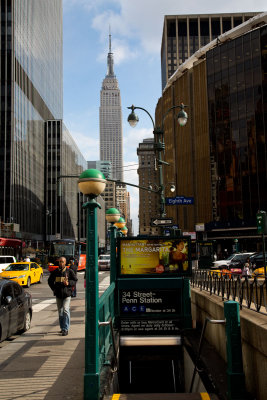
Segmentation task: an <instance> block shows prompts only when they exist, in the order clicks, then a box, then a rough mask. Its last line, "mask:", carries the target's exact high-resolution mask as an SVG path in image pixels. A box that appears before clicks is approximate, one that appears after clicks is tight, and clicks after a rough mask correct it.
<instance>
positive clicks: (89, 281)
mask: <svg viewBox="0 0 267 400" xmlns="http://www.w3.org/2000/svg"><path fill="white" fill-rule="evenodd" d="M78 186H79V189H80V191H81V192H82V193H83V194H84V195H85V196H88V197H89V201H88V202H86V203H84V204H83V208H85V209H86V210H87V238H86V288H85V372H84V399H86V400H89V399H90V400H97V399H98V391H99V384H100V382H99V332H98V321H99V300H98V262H97V261H98V248H97V213H96V211H97V208H101V206H100V204H98V203H97V202H96V200H95V198H96V197H97V196H98V195H100V194H101V193H102V192H103V191H104V190H105V186H106V179H105V177H104V175H103V174H102V172H100V171H98V170H97V169H88V170H86V171H84V172H83V173H82V174H81V175H80V177H79V180H78Z"/></svg>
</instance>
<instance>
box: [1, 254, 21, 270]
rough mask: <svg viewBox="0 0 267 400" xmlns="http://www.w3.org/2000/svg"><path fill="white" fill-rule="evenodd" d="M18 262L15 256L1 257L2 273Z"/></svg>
mask: <svg viewBox="0 0 267 400" xmlns="http://www.w3.org/2000/svg"><path fill="white" fill-rule="evenodd" d="M15 262H17V260H16V258H15V257H13V256H0V272H2V271H3V269H5V268H6V267H8V266H9V264H11V263H15Z"/></svg>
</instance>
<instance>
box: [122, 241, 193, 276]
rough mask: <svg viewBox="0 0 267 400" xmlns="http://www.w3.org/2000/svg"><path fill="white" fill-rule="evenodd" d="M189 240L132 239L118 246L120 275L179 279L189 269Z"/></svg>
mask: <svg viewBox="0 0 267 400" xmlns="http://www.w3.org/2000/svg"><path fill="white" fill-rule="evenodd" d="M190 245H191V238H190V237H188V236H186V237H180V238H166V237H164V238H161V237H157V238H151V237H149V238H147V239H144V238H142V239H139V238H134V239H133V238H131V239H121V240H120V243H119V252H120V253H119V254H120V274H121V275H158V276H162V275H171V274H176V275H182V276H189V275H191V273H192V268H191V249H190Z"/></svg>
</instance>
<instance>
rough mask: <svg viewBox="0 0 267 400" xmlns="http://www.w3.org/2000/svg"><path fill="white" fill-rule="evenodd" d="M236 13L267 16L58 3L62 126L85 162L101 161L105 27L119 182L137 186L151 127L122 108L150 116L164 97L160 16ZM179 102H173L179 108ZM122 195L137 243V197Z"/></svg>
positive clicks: (227, 9)
mask: <svg viewBox="0 0 267 400" xmlns="http://www.w3.org/2000/svg"><path fill="white" fill-rule="evenodd" d="M241 11H242V12H252V11H253V12H255V11H266V0H264V1H263V0H257V2H256V1H255V0H254V1H251V0H242V1H241V0H235V1H234V2H233V1H232V0H231V1H230V0H224V1H223V2H217V3H214V1H211V0H202V1H201V2H200V1H196V0H187V1H184V2H182V1H177V0H164V1H163V0H134V1H133V0H63V85H64V89H63V90H64V92H63V94H64V115H63V119H64V123H65V125H66V126H67V128H68V130H69V132H70V133H71V135H72V137H73V138H74V140H75V142H76V143H77V145H78V147H79V149H80V151H81V152H82V154H83V156H84V157H85V159H86V160H98V159H99V158H100V157H99V105H100V90H101V85H102V81H103V79H104V78H105V75H106V72H107V54H108V47H109V26H110V29H111V35H112V52H113V54H114V71H115V74H116V77H117V79H118V82H119V88H120V93H121V101H122V115H123V151H124V157H123V158H124V181H125V182H130V183H134V184H137V185H138V174H137V166H138V165H137V163H138V158H137V154H136V149H137V147H138V144H139V143H140V142H142V141H143V139H145V138H149V137H153V133H152V130H153V127H152V122H151V120H150V119H149V117H148V115H147V114H146V113H145V112H143V111H141V110H139V112H138V113H137V112H136V113H137V114H138V116H139V123H138V125H137V126H136V127H135V128H131V127H130V126H129V124H128V123H127V117H128V115H129V113H130V110H128V109H127V107H129V106H131V105H132V104H134V105H135V106H138V107H143V108H145V109H146V110H147V111H148V112H149V113H150V114H151V115H152V116H154V114H155V108H156V105H157V102H158V99H159V98H160V97H161V69H160V49H161V39H162V30H163V22H164V15H177V14H213V13H232V12H241ZM182 101H183V99H177V103H181V102H182ZM137 111H138V110H137ZM127 190H128V191H129V192H130V196H131V218H132V220H133V228H134V234H135V235H136V234H138V207H139V200H138V199H139V193H138V189H137V188H133V187H131V186H128V187H127Z"/></svg>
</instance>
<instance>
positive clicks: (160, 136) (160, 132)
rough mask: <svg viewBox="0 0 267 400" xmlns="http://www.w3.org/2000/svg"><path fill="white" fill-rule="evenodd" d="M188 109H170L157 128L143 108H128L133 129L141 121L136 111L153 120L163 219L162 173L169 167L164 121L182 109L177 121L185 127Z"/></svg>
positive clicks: (163, 215)
mask: <svg viewBox="0 0 267 400" xmlns="http://www.w3.org/2000/svg"><path fill="white" fill-rule="evenodd" d="M185 107H187V106H185V105H184V104H183V103H181V104H179V105H176V106H173V107H170V108H169V109H168V110H167V111H166V113H165V114H164V115H163V118H162V123H161V127H155V122H154V120H153V118H152V116H151V114H150V113H149V112H148V111H147V110H146V109H145V108H142V107H136V106H134V105H132V106H131V107H127V108H128V109H130V110H132V112H131V113H130V115H129V116H128V122H129V124H130V126H131V127H133V128H134V127H135V126H136V124H137V123H138V121H139V118H138V116H137V115H136V114H135V112H134V110H143V111H144V112H146V113H147V114H148V116H149V117H150V119H151V122H152V125H153V134H154V137H155V143H154V148H155V151H156V154H157V155H158V159H157V161H158V169H159V193H160V217H161V218H165V217H166V208H165V186H164V182H163V171H162V165H163V164H166V165H168V163H167V162H165V161H163V160H162V156H161V153H162V151H163V150H164V149H165V143H164V121H165V118H166V116H167V114H168V113H169V112H170V111H171V110H173V109H175V108H180V111H179V113H178V115H177V119H178V123H179V125H180V126H185V124H186V123H187V118H188V116H187V113H186V112H185V111H184V108H185Z"/></svg>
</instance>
